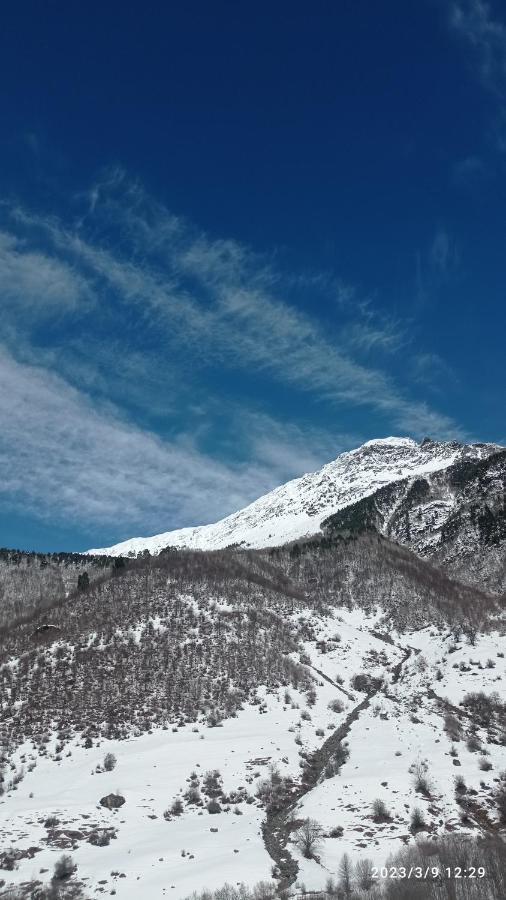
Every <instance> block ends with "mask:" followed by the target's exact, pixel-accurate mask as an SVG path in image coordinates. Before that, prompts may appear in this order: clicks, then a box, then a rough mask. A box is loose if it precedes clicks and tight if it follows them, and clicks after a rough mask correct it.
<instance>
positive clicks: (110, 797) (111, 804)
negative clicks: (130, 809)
mask: <svg viewBox="0 0 506 900" xmlns="http://www.w3.org/2000/svg"><path fill="white" fill-rule="evenodd" d="M124 802H125V798H124V797H122V796H121V794H107V797H102V799H101V801H100V805H101V806H105V807H106V809H119V807H120V806H123V804H124Z"/></svg>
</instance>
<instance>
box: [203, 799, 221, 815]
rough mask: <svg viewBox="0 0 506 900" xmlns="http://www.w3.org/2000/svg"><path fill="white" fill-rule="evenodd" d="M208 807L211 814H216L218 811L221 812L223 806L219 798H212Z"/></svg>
mask: <svg viewBox="0 0 506 900" xmlns="http://www.w3.org/2000/svg"><path fill="white" fill-rule="evenodd" d="M206 809H207V811H208V813H211V815H216V813H220V812H221V806H220V804H219V803H218V801H217V800H210V801H209V803H208V804H207V807H206Z"/></svg>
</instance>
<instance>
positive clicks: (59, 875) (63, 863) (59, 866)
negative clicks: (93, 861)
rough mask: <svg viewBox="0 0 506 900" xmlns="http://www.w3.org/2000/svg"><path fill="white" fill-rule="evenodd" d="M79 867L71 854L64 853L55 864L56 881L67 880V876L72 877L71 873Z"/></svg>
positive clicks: (54, 876)
mask: <svg viewBox="0 0 506 900" xmlns="http://www.w3.org/2000/svg"><path fill="white" fill-rule="evenodd" d="M76 869H77V865H76V864H75V862H74V860H73V859H72V857H71V856H69V855H68V854H66V853H64V854H63V856H60V858H59V859H58V860H57V861H56V863H55V866H54V872H53V878H54V879H55V881H65V880H66V879H67V878H70V876H71V875H73V874H74V872H75V871H76Z"/></svg>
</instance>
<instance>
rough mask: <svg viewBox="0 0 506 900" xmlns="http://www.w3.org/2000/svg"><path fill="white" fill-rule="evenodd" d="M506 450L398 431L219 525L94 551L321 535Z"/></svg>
mask: <svg viewBox="0 0 506 900" xmlns="http://www.w3.org/2000/svg"><path fill="white" fill-rule="evenodd" d="M501 449H502V448H500V447H499V446H498V445H496V444H460V443H457V442H456V441H450V442H442V441H432V440H430V439H428V438H426V439H425V440H424V441H422V442H421V443H417V442H416V441H414V440H412V439H410V438H399V437H388V438H383V439H379V440H373V441H367V443H365V444H363V445H362V446H361V447H358V448H357V449H356V450H351V451H349V452H347V453H342V454H341V455H340V456H338V457H337V459H335V460H334V461H333V462H330V463H328V464H327V465H325V466H323V468H322V469H319V470H318V471H317V472H312V473H310V474H307V475H303V476H302V477H301V478H296V479H294V480H292V481H289V482H287V483H286V484H284V485H281V487H278V488H276V489H275V490H273V491H271V492H270V493H268V494H265V495H264V496H263V497H260V498H259V499H258V500H255V501H254V502H253V503H251V504H250V505H249V506H247V507H245V508H244V509H242V510H239V511H238V512H236V513H233V514H232V515H229V516H227V517H226V518H224V519H221V520H220V521H219V522H216V523H214V524H210V525H201V526H197V527H194V528H181V529H178V530H176V531H167V532H165V533H163V534H158V535H154V536H153V537H145V538H142V537H141V538H131V539H130V540H127V541H122V542H121V543H119V544H116V545H114V546H112V547H108V548H101V549H94V550H90V551H88V552H89V553H92V554H108V555H112V556H128V555H136V554H137V553H139V552H141V551H143V550H149V551H150V553H152V554H154V553H159V552H160V550H162V549H163V548H164V547H168V546H171V547H187V548H191V549H196V550H217V549H221V548H223V547H227V546H230V545H231V544H238V545H240V546H242V547H254V548H261V547H269V546H277V545H281V544H284V543H287V542H288V541H293V540H298V539H300V538H303V537H309V536H312V535H315V534H318V533H319V531H320V530H321V523H322V521H323V520H325V519H327V518H328V517H329V516H331V515H332V514H334V513H336V512H337V511H338V510H341V509H344V508H346V507H349V506H351V505H353V504H356V503H357V502H358V501H360V500H362V499H363V498H364V497H368V496H370V495H372V494H374V493H375V492H376V491H377V490H378V489H380V488H383V487H385V486H386V485H390V484H392V483H394V482H399V481H406V480H407V481H408V482H409V483H411V482H412V481H413V480H415V479H417V478H419V477H421V476H429V475H432V474H434V473H437V472H442V471H444V470H446V469H448V468H449V467H450V466H453V465H454V464H455V463H457V462H464V461H480V460H482V459H486V458H488V457H489V456H491V455H492V454H494V453H497V452H498V451H499V450H501Z"/></svg>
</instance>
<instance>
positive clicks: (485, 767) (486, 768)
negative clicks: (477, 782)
mask: <svg viewBox="0 0 506 900" xmlns="http://www.w3.org/2000/svg"><path fill="white" fill-rule="evenodd" d="M479 766H480V769H481V770H482V772H490V769H491V768H492V763H491V762H490V760H489V759H487V757H486V756H481V757H480V762H479Z"/></svg>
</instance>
